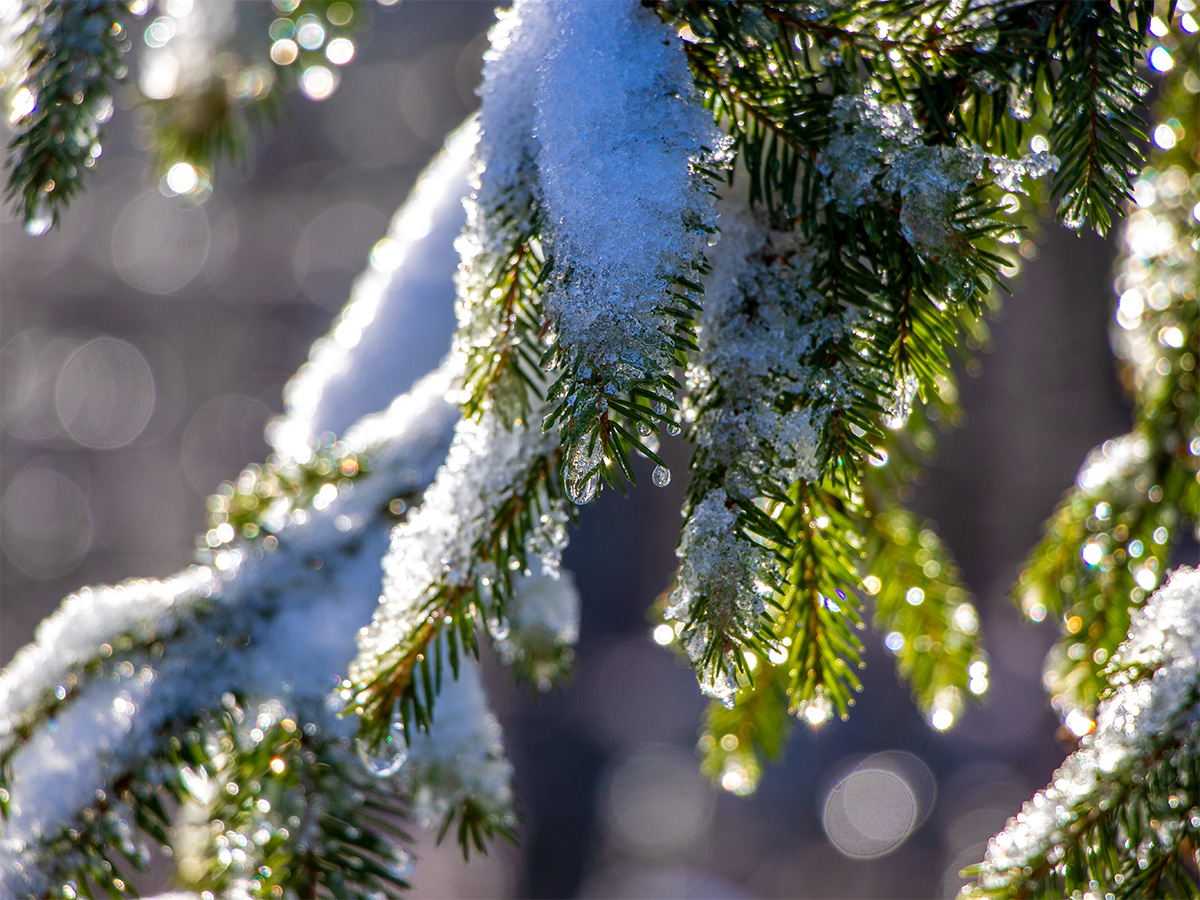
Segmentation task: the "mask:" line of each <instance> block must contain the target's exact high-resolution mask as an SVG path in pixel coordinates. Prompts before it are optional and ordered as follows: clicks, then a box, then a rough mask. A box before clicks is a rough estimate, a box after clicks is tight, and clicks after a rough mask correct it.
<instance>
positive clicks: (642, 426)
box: [637, 422, 654, 437]
mask: <svg viewBox="0 0 1200 900" xmlns="http://www.w3.org/2000/svg"><path fill="white" fill-rule="evenodd" d="M653 431H654V429H653V428H651V427H650V426H649V424H647V423H646V422H638V423H637V433H638V434H640V435H641V436H642V437H649V436H650V435H651V434H652V433H653Z"/></svg>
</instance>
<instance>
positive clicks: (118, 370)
mask: <svg viewBox="0 0 1200 900" xmlns="http://www.w3.org/2000/svg"><path fill="white" fill-rule="evenodd" d="M54 399H55V406H56V408H57V410H58V418H59V421H60V422H61V423H62V426H63V428H64V429H65V430H66V432H67V433H68V434H69V435H71V437H72V438H74V439H75V440H76V441H78V442H79V443H80V444H83V445H84V446H86V447H96V448H101V449H108V448H113V447H123V446H125V445H126V444H128V443H129V442H130V441H132V440H133V439H134V438H136V437H137V436H138V435H139V434H141V433H142V430H143V429H144V428H145V427H146V423H147V422H149V421H150V415H151V413H153V412H154V400H155V388H154V375H153V373H152V372H151V371H150V364H149V363H147V362H146V358H145V357H144V356H142V354H141V353H140V352H139V351H138V349H137V348H136V347H134V346H133V345H132V344H128V343H126V342H125V341H120V340H117V339H116V338H110V337H102V338H96V339H95V340H91V341H88V342H87V343H86V344H84V345H83V346H82V347H80V348H79V349H78V350H76V351H75V352H74V353H73V354H72V355H71V357H70V359H68V360H67V362H66V364H65V365H64V366H63V368H62V371H61V372H60V373H59V376H58V384H57V386H56V388H55V395H54Z"/></svg>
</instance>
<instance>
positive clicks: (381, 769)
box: [354, 724, 408, 778]
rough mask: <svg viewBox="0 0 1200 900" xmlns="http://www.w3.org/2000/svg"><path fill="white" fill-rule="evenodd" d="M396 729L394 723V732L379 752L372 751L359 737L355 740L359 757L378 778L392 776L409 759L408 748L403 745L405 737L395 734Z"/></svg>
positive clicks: (355, 747)
mask: <svg viewBox="0 0 1200 900" xmlns="http://www.w3.org/2000/svg"><path fill="white" fill-rule="evenodd" d="M396 730H397V726H396V725H395V724H393V725H392V731H393V734H391V735H389V736H388V737H387V739H386V741H385V743H384V746H383V748H381V749H380V751H379V752H377V753H372V752H371V750H370V748H369V747H367V745H366V744H364V743H363V742H362V741H360V740H357V739H356V740H355V741H354V749H355V750H357V751H358V758H359V759H361V760H362V763H363V765H364V766H366V767H367V771H368V772H370V773H371V774H372V775H374V776H375V777H376V778H391V777H392V776H393V775H395V774H396V773H397V772H399V771H400V769H401V767H402V766H403V765H404V763H405V762H406V761H407V760H408V750H407V749H406V748H404V747H402V746H401V744H402V743H403V741H404V738H403V737H401V736H399V735H397V734H395V733H394V732H395V731H396Z"/></svg>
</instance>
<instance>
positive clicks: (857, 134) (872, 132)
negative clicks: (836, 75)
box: [817, 94, 1058, 253]
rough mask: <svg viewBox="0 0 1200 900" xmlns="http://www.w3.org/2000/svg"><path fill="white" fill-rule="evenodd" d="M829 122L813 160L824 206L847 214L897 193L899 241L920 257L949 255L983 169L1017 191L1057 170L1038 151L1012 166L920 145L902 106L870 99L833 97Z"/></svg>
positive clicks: (970, 152)
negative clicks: (969, 192)
mask: <svg viewBox="0 0 1200 900" xmlns="http://www.w3.org/2000/svg"><path fill="white" fill-rule="evenodd" d="M833 121H834V123H835V126H836V127H835V131H834V134H833V136H832V137H831V138H830V139H829V142H828V143H827V144H826V146H825V148H824V149H823V150H822V152H821V153H820V154H819V155H818V157H817V169H818V170H819V171H820V172H821V174H823V175H824V176H825V177H826V184H825V190H826V200H828V201H830V202H835V203H837V205H838V207H839V208H841V209H843V210H846V211H851V210H853V209H855V208H857V207H859V206H862V205H863V204H866V203H881V202H884V201H885V200H886V199H887V198H888V197H889V196H890V195H893V194H898V195H899V197H900V225H901V230H902V232H903V234H904V237H905V238H906V239H907V240H908V241H909V242H910V243H911V244H912V245H913V246H914V247H917V248H919V249H920V250H921V251H923V252H930V253H946V252H948V251H950V250H952V249H953V245H954V242H955V240H956V238H958V235H959V234H960V233H961V232H960V229H959V226H958V225H957V223H956V222H955V213H956V211H957V209H958V207H959V205H960V203H961V201H962V198H963V194H964V192H965V190H966V189H967V188H968V187H969V186H970V185H971V184H973V183H974V182H975V181H976V180H977V179H979V177H980V176H981V175H982V174H983V168H984V165H985V164H986V165H987V166H988V167H989V168H990V169H991V171H992V173H993V174H994V176H995V178H994V180H995V182H996V184H997V185H998V186H999V187H1001V188H1003V189H1004V190H1006V191H1021V180H1022V179H1024V178H1041V177H1043V176H1045V175H1046V174H1047V173H1049V172H1051V171H1054V170H1055V169H1057V168H1058V159H1057V158H1056V157H1054V156H1052V155H1051V154H1049V153H1047V152H1045V151H1040V152H1036V153H1030V154H1027V155H1025V156H1023V157H1021V158H1020V159H1017V160H1013V159H1007V158H1004V157H998V156H989V155H988V154H985V153H983V152H982V151H980V150H979V149H977V148H974V147H969V148H964V147H931V146H926V145H925V144H924V143H922V141H921V128H920V126H919V125H918V124H917V122H916V120H915V119H914V118H913V113H912V109H911V108H910V107H909V106H908V105H907V104H904V103H883V102H881V101H880V100H878V99H877V98H876V97H873V96H871V95H870V94H863V95H860V96H849V95H846V96H840V97H838V98H836V99H835V100H834V101H833Z"/></svg>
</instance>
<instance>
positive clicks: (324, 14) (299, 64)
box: [142, 0, 367, 197]
mask: <svg viewBox="0 0 1200 900" xmlns="http://www.w3.org/2000/svg"><path fill="white" fill-rule="evenodd" d="M366 16H367V12H366V10H365V9H364V8H363V6H362V3H361V2H360V0H299V2H296V3H289V4H285V5H284V6H282V7H278V8H270V9H268V8H267V7H263V6H261V5H259V4H254V3H236V4H232V5H230V6H229V7H228V8H227V9H223V8H221V7H219V6H214V5H211V4H199V5H197V6H195V7H193V8H192V9H191V10H190V11H189V12H188V13H186V14H184V15H174V16H173V15H170V14H167V15H164V16H161V17H160V18H158V19H156V20H155V23H154V25H153V27H154V28H156V29H158V30H157V31H154V32H148V40H147V43H148V45H149V47H150V50H149V51H148V58H147V60H146V64H147V67H148V69H149V73H148V75H147V77H144V78H143V79H142V86H143V89H144V90H146V91H147V93H146V94H145V95H144V96H143V108H144V109H145V110H146V111H147V112H148V113H149V121H148V123H147V129H146V130H147V133H148V135H149V139H150V148H151V152H152V154H153V167H154V170H155V171H156V173H158V174H160V175H161V174H165V173H167V172H168V170H169V169H170V168H171V167H172V166H173V165H177V164H179V163H185V164H187V165H190V166H191V167H192V168H193V169H194V170H195V172H196V174H197V177H198V179H199V181H200V182H201V184H202V186H201V187H200V188H199V194H198V196H201V197H202V196H203V192H204V190H205V187H204V186H207V187H209V188H210V187H211V185H210V184H208V182H209V179H211V177H212V176H213V174H214V173H215V172H216V168H217V165H218V163H219V162H220V161H221V160H222V159H223V158H228V159H230V160H232V161H233V162H235V163H244V162H245V160H247V159H248V158H249V157H250V154H251V152H252V150H253V145H254V141H255V139H256V137H257V136H258V135H260V134H262V133H264V132H265V131H266V130H267V129H268V128H269V127H270V125H271V124H272V123H273V122H275V121H276V120H278V119H279V118H280V117H281V116H282V115H283V113H284V111H285V109H286V103H285V101H284V97H283V91H285V90H295V89H297V88H299V89H300V90H301V91H302V92H303V93H304V94H306V95H307V96H309V97H311V98H313V99H318V100H321V99H324V98H325V97H327V96H329V95H330V94H331V93H332V92H333V90H334V89H335V88H336V86H337V82H338V78H339V73H338V69H339V67H340V66H342V65H344V64H345V63H347V62H349V61H350V59H352V58H353V56H354V53H355V47H354V41H353V39H354V37H355V35H356V32H357V31H358V30H359V28H360V27H361V26H362V25H363V24H365V19H366ZM197 57H199V59H200V60H201V61H202V64H201V65H196V62H197ZM181 64H182V65H181ZM172 69H174V70H180V71H179V75H178V76H174V75H167V74H166V73H167V72H170V71H171V70H172ZM159 73H162V77H161V78H160V77H157V76H158V74H159ZM195 190H196V189H193V191H195ZM184 193H191V191H185V192H184Z"/></svg>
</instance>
